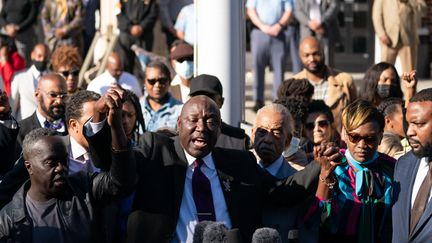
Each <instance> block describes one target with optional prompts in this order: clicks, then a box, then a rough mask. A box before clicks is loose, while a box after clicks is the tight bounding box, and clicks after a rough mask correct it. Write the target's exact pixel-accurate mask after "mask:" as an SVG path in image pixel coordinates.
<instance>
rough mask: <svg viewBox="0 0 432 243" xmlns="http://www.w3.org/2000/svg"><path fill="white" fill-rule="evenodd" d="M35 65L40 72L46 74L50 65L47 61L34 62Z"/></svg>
mask: <svg viewBox="0 0 432 243" xmlns="http://www.w3.org/2000/svg"><path fill="white" fill-rule="evenodd" d="M33 65H34V66H35V68H36V69H37V70H38V71H39V72H44V71H45V70H46V69H47V66H48V63H47V62H46V61H33Z"/></svg>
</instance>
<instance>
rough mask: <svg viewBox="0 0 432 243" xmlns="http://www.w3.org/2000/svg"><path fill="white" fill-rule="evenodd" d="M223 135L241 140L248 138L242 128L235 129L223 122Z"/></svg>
mask: <svg viewBox="0 0 432 243" xmlns="http://www.w3.org/2000/svg"><path fill="white" fill-rule="evenodd" d="M221 133H222V134H225V135H227V136H229V137H235V138H239V139H244V138H246V132H245V130H243V129H242V128H239V127H234V126H231V125H229V124H226V123H225V122H222V124H221Z"/></svg>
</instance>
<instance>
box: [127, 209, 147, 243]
mask: <svg viewBox="0 0 432 243" xmlns="http://www.w3.org/2000/svg"><path fill="white" fill-rule="evenodd" d="M144 218H145V213H144V212H143V211H140V210H136V211H133V212H132V213H130V214H129V217H128V222H127V229H126V231H127V242H141V241H142V239H143V236H144V234H145V232H144V231H143V230H142V229H145V228H146V227H147V225H146V224H145V221H144Z"/></svg>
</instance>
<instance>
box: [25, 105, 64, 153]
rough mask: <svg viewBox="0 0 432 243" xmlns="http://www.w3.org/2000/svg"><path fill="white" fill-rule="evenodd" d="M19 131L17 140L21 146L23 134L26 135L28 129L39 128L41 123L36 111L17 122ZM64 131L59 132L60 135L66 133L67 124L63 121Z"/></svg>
mask: <svg viewBox="0 0 432 243" xmlns="http://www.w3.org/2000/svg"><path fill="white" fill-rule="evenodd" d="M19 126H20V131H19V133H18V139H17V140H18V142H19V144H20V145H21V146H22V142H23V141H24V137H25V135H27V134H28V133H29V132H30V131H32V130H34V129H36V128H41V127H42V126H41V124H40V123H39V120H38V118H37V115H36V111H35V112H34V113H33V115H31V116H29V117H27V118H26V119H24V120H22V121H20V122H19ZM65 126H66V127H65V132H63V133H60V135H62V136H65V135H67V134H68V132H67V124H66V122H65Z"/></svg>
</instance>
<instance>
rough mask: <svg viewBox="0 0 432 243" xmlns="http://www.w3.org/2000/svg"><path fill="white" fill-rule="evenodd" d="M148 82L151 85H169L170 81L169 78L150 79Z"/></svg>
mask: <svg viewBox="0 0 432 243" xmlns="http://www.w3.org/2000/svg"><path fill="white" fill-rule="evenodd" d="M146 80H147V82H148V83H149V84H150V85H155V84H156V83H159V84H167V83H168V81H169V79H168V78H148V79H146Z"/></svg>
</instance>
